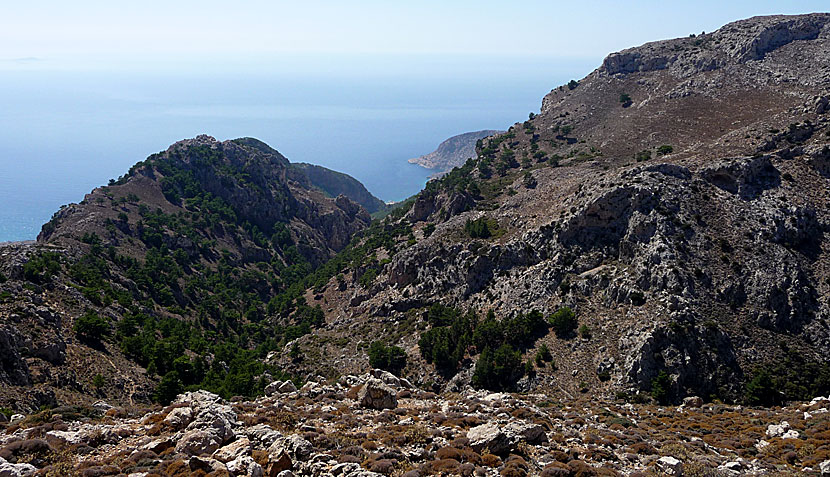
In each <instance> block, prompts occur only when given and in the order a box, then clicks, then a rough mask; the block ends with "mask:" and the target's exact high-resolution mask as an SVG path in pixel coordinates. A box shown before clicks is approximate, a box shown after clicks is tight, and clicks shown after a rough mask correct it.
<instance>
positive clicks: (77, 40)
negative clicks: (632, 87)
mask: <svg viewBox="0 0 830 477" xmlns="http://www.w3.org/2000/svg"><path fill="white" fill-rule="evenodd" d="M827 9H828V4H827V1H826V0H822V1H808V0H805V1H782V0H775V1H769V0H761V1H759V0H730V1H723V0H720V1H711V0H703V1H695V2H675V1H666V0H661V1H637V2H621V1H600V0H579V1H568V2H564V1H551V0H548V1H541V0H524V1H521V2H514V1H505V0H502V1H491V0H473V1H470V0H456V1H451V0H440V1H435V0H419V1H410V2H403V1H397V0H395V1H390V0H356V1H343V0H304V1H302V2H297V1H281V0H276V1H275V0H237V1H235V2H228V1H227V0H222V1H216V0H163V1H162V0H142V1H136V2H119V1H112V0H105V1H104V0H73V1H71V2H68V1H66V0H29V1H27V2H6V4H5V5H4V6H3V15H2V16H3V19H2V21H0V24H2V28H0V61H4V62H5V63H7V66H8V63H12V64H14V65H15V66H18V67H19V66H20V65H31V64H33V63H38V62H48V61H53V62H59V61H60V60H65V61H69V62H75V63H76V64H81V63H85V64H87V65H89V64H91V63H94V62H95V61H96V60H97V61H104V62H106V61H111V59H112V58H114V57H117V58H120V59H124V58H129V59H131V60H134V61H139V62H140V61H145V60H146V59H148V58H149V59H154V60H162V59H164V58H176V57H178V58H181V55H191V56H193V57H203V56H208V55H219V56H221V55H234V54H253V55H256V54H298V55H303V54H330V55H342V54H349V55H355V54H362V55H376V54H381V56H382V55H384V54H385V55H389V54H393V55H401V54H408V55H502V56H510V55H514V56H522V55H526V56H528V55H529V56H540V57H545V56H548V57H571V58H596V57H599V58H601V57H604V56H605V55H606V54H607V53H609V52H612V51H617V50H620V49H622V48H625V47H630V46H636V45H638V44H641V43H644V42H646V41H651V40H657V39H664V38H673V37H678V36H685V35H688V34H690V33H699V32H700V31H711V30H714V29H716V28H718V27H719V26H721V25H723V24H725V23H728V22H730V21H734V20H737V19H740V18H745V17H749V16H754V15H762V14H773V13H789V14H792V13H807V12H815V11H822V10H827Z"/></svg>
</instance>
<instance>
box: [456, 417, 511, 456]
mask: <svg viewBox="0 0 830 477" xmlns="http://www.w3.org/2000/svg"><path fill="white" fill-rule="evenodd" d="M467 439H469V441H470V447H472V448H473V450H475V451H476V452H478V453H482V452H483V451H484V450H485V449H487V450H488V451H490V453H491V454H495V455H506V454H507V453H509V452H510V450H511V449H512V447H513V446H512V443H511V442H510V438H508V436H507V435H506V434H505V433H504V432H503V431H502V430H501V429H500V428H499V426H498V424H492V423H491V424H482V425H480V426H476V427H473V428H472V429H470V430H469V431H467Z"/></svg>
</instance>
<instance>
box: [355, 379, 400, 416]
mask: <svg viewBox="0 0 830 477" xmlns="http://www.w3.org/2000/svg"><path fill="white" fill-rule="evenodd" d="M396 394H397V393H396V392H395V390H394V389H392V388H391V387H389V386H387V385H386V384H384V383H383V381H381V380H379V379H377V378H369V379H368V380H367V381H366V383H365V384H364V385H363V387H362V388H361V389H360V392H359V393H358V395H357V400H358V402H359V403H360V405H361V407H366V408H370V409H394V408H396V407H398V399H397V397H396Z"/></svg>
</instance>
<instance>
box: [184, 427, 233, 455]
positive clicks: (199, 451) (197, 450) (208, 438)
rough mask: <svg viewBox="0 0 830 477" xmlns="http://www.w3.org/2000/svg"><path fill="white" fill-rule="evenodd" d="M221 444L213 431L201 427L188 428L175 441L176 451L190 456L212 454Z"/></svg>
mask: <svg viewBox="0 0 830 477" xmlns="http://www.w3.org/2000/svg"><path fill="white" fill-rule="evenodd" d="M221 444H222V441H221V439H219V437H218V436H217V435H216V434H215V433H213V432H209V431H205V430H201V429H196V430H190V431H187V432H185V433H184V435H183V436H182V438H181V439H180V440H179V442H178V443H176V452H180V453H182V454H187V455H191V456H200V455H206V454H212V453H213V452H215V451H216V449H218V448H219V446H220V445H221Z"/></svg>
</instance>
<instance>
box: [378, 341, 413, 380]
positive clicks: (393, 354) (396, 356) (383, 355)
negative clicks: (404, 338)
mask: <svg viewBox="0 0 830 477" xmlns="http://www.w3.org/2000/svg"><path fill="white" fill-rule="evenodd" d="M369 364H370V365H371V366H372V367H373V368H379V369H383V370H386V371H389V372H391V373H393V374H400V372H401V371H402V370H403V368H405V367H406V351H404V350H403V348H401V347H399V346H387V345H386V344H385V343H383V342H382V341H375V342H373V343H372V344H371V345H370V346H369Z"/></svg>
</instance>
